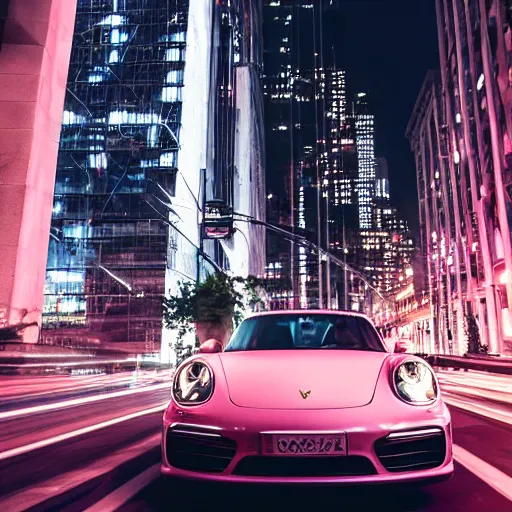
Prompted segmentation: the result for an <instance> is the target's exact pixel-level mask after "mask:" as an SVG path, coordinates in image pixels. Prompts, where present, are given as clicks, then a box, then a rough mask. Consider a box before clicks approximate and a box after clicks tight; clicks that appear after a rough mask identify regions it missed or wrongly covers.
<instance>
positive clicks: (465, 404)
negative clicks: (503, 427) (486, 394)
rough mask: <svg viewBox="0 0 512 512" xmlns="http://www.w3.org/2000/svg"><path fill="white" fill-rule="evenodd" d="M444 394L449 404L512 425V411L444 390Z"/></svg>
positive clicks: (444, 398) (445, 400)
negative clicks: (456, 395)
mask: <svg viewBox="0 0 512 512" xmlns="http://www.w3.org/2000/svg"><path fill="white" fill-rule="evenodd" d="M442 396H443V401H444V402H445V403H446V404H448V405H451V406H453V407H457V408H459V409H463V410H465V411H469V412H472V413H473V414H478V415H480V416H483V417H485V418H491V419H493V420H496V421H501V422H502V423H506V424H507V425H512V413H510V412H509V411H506V410H500V409H497V408H496V407H490V406H488V405H483V404H478V403H476V402H474V401H470V400H463V399H462V398H459V397H455V396H453V395H451V394H450V393H447V392H443V393H442Z"/></svg>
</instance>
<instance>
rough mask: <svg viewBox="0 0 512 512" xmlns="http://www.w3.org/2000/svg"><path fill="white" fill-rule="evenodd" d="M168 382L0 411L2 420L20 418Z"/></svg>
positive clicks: (151, 388) (155, 387)
mask: <svg viewBox="0 0 512 512" xmlns="http://www.w3.org/2000/svg"><path fill="white" fill-rule="evenodd" d="M169 387H170V385H169V383H168V382H163V383H161V384H155V385H152V386H145V387H141V388H135V389H126V390H124V391H115V392H114V393H105V394H103V395H95V396H89V397H86V398H73V399H72V400H64V401H63V402H56V403H53V404H46V405H35V406H33V407H25V408H24V409H15V410H13V411H6V412H2V413H0V420H4V419H10V418H18V417H20V416H28V415H30V414H39V413H41V412H46V411H53V410H56V409H65V408H66V407H73V406H75V405H84V404H89V403H91V402H98V401H100V400H108V399H109V398H117V397H120V396H126V395H133V394H135V393H145V392H147V391H156V390H158V389H166V388H167V389H169Z"/></svg>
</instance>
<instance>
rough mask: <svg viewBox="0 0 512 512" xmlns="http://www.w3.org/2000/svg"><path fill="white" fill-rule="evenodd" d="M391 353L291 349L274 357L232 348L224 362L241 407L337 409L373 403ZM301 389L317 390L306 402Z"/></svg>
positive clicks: (224, 357) (279, 352)
mask: <svg viewBox="0 0 512 512" xmlns="http://www.w3.org/2000/svg"><path fill="white" fill-rule="evenodd" d="M386 356H387V353H386V352H377V353H372V352H370V353H367V354H365V355H364V357H361V352H357V351H345V350H343V351H336V350H320V351H319V350H295V351H293V350H289V351H276V352H274V353H271V354H270V355H269V353H268V352H265V351H261V352H260V351H255V352H232V353H230V352H227V353H225V354H223V355H222V358H221V361H222V367H223V369H224V374H225V375H226V380H227V385H228V389H229V395H230V398H231V400H232V401H233V403H234V404H235V405H237V406H240V407H255V408H263V409H337V408H348V407H361V406H363V405H366V404H368V403H369V402H370V401H371V399H372V397H373V393H374V391H375V385H376V383H377V378H378V376H379V371H380V368H381V366H382V363H383V361H384V359H385V358H386ZM370 375H371V378H370V377H369V376H370ZM262 376H264V383H263V382H261V378H262ZM283 376H286V378H284V377H283ZM256 383H260V384H261V385H264V389H267V390H272V389H276V390H277V389H279V393H262V388H261V387H260V386H259V385H255V384H256ZM299 389H303V390H310V389H311V390H312V393H311V395H310V397H309V398H308V399H307V400H304V399H302V398H301V396H300V393H299Z"/></svg>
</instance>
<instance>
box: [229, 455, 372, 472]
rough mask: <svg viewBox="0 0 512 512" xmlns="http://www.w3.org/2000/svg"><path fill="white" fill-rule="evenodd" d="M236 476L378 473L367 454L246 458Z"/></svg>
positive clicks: (237, 468) (241, 461) (237, 466)
mask: <svg viewBox="0 0 512 512" xmlns="http://www.w3.org/2000/svg"><path fill="white" fill-rule="evenodd" d="M233 474H234V475H240V476H270V477H272V476H275V477H315V476H318V477H329V476H362V475H375V474H377V471H376V469H375V467H374V465H373V464H372V463H371V461H370V460H369V459H367V458H366V457H360V456H355V455H350V456H348V457H312V456H306V457H275V456H274V457H270V456H267V457H265V456H249V457H244V458H243V459H241V460H240V462H239V463H238V464H237V465H236V468H235V471H234V472H233Z"/></svg>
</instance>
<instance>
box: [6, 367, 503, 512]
mask: <svg viewBox="0 0 512 512" xmlns="http://www.w3.org/2000/svg"><path fill="white" fill-rule="evenodd" d="M126 377H127V376H126V375H125V376H124V378H126ZM439 377H440V380H441V383H442V386H443V388H446V390H448V389H449V390H450V391H449V392H448V391H446V395H447V402H449V403H450V402H451V400H452V397H454V398H453V400H459V401H460V402H461V404H462V406H463V407H465V409H463V408H459V407H454V406H451V407H450V408H451V412H452V418H453V432H454V441H455V457H456V461H457V462H456V472H455V475H454V477H453V478H452V479H451V480H450V481H448V482H445V483H441V484H438V485H434V486H430V487H425V488H423V489H416V490H415V489H407V488H404V487H403V486H401V487H400V488H393V487H389V488H384V487H383V488H376V487H375V488H372V489H371V491H368V490H366V489H340V488H325V487H323V488H319V487H316V488H301V489H299V488H296V487H288V488H283V487H275V486H265V487H251V486H238V485H237V486H233V485H231V486H226V485H204V484H197V483H193V482H190V483H185V482H181V483H180V485H179V486H178V492H177V493H176V492H175V491H174V492H173V490H172V489H171V488H170V486H169V485H168V483H167V482H166V481H165V480H164V479H162V478H161V477H160V476H159V461H160V447H159V443H160V429H161V415H162V411H163V409H164V407H165V405H166V403H167V401H168V399H169V389H168V387H169V376H168V375H167V376H166V377H165V378H164V376H160V377H158V378H159V379H160V382H147V380H146V379H143V380H142V381H141V382H139V385H136V386H133V387H132V388H131V389H129V390H127V389H124V390H122V391H118V390H114V391H111V392H110V394H109V393H104V394H102V395H94V396H93V397H91V396H90V395H88V394H87V393H88V392H89V391H86V394H85V395H84V398H83V399H82V400H81V401H80V403H75V402H76V401H77V400H76V399H75V400H69V399H65V400H62V399H61V397H60V396H58V395H57V396H56V397H55V400H53V402H51V403H49V402H48V400H47V398H46V397H44V398H42V401H43V402H42V404H41V405H40V406H39V408H41V407H42V408H44V412H41V411H40V410H39V409H38V407H37V406H35V405H34V404H33V403H32V404H31V408H32V409H30V408H27V407H23V408H21V407H19V408H17V409H14V408H11V409H10V410H9V411H2V412H1V413H0V427H1V433H0V481H1V482H2V486H1V489H2V494H3V495H4V496H3V498H2V499H0V506H2V507H3V509H4V510H8V511H16V510H20V511H21V510H34V511H36V510H38V511H43V510H55V511H57V510H59V511H60V510H64V511H70V512H71V511H78V510H88V509H89V507H93V508H90V510H91V511H102V512H103V511H106V510H127V511H149V510H169V509H171V510H172V509H175V508H176V507H181V506H184V507H188V508H189V509H190V508H191V509H197V510H200V509H203V508H205V507H208V508H211V506H212V503H215V509H216V510H217V509H218V510H241V507H243V503H250V504H251V506H257V507H261V508H265V509H268V510H282V503H283V502H285V503H287V506H289V507H290V509H291V508H293V509H298V510H308V509H311V507H313V506H314V507H318V506H320V507H325V509H327V508H332V507H336V508H337V509H343V510H356V509H357V510H360V509H363V510H375V509H376V508H377V507H379V506H380V507H381V506H382V505H383V504H386V507H387V508H388V509H390V510H391V509H392V510H397V511H399V510H404V511H409V510H425V511H427V510H429V511H430V510H432V511H434V510H435V511H442V510H443V511H444V510H464V511H475V512H476V511H481V510H484V509H485V510H492V511H493V512H494V511H495V512H501V511H503V512H505V511H508V510H510V507H511V500H512V490H511V489H512V448H510V438H511V436H512V406H511V404H510V401H511V397H512V394H511V393H509V392H507V390H509V389H510V383H509V378H508V377H507V376H498V375H488V374H483V373H479V372H449V371H442V372H439ZM118 378H119V379H120V380H123V378H122V377H118ZM132 378H133V376H132ZM162 380H163V381H164V382H162ZM87 384H90V383H88V382H87V380H84V385H87ZM485 387H487V391H486V393H487V395H488V397H489V398H488V399H487V400H485V401H483V400H482V399H481V397H473V395H475V394H477V393H478V391H479V390H480V391H482V390H484V388H485ZM4 389H5V388H4ZM86 389H87V388H86ZM143 390H144V391H143ZM120 392H121V393H125V394H124V395H121V396H117V395H118V394H119V393H120ZM112 393H113V394H115V396H114V397H112ZM500 393H501V395H499V394H500ZM496 394H498V395H496ZM109 396H110V398H109ZM471 404H474V406H475V408H476V409H478V410H483V408H484V407H486V408H487V409H488V412H487V414H475V413H474V412H470V411H469V410H467V409H469V408H470V407H471V406H472V405H471ZM2 414H3V416H2ZM7 414H10V415H11V416H10V417H6V415H7ZM494 417H500V418H501V421H498V420H496V419H493V418H494ZM20 432H23V435H22V436H20V435H19V433H20ZM27 468H30V471H27ZM507 493H508V498H507V497H505V495H507ZM504 494H505V495H504Z"/></svg>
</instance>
